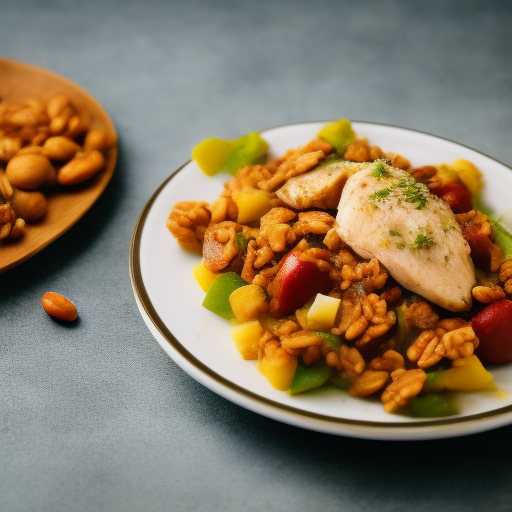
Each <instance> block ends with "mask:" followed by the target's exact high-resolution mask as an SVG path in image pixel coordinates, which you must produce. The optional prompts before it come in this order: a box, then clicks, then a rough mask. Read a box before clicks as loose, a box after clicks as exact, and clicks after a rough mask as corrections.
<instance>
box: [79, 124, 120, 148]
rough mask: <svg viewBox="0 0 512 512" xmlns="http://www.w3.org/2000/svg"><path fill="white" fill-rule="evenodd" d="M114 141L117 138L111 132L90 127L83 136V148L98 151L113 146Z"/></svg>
mask: <svg viewBox="0 0 512 512" xmlns="http://www.w3.org/2000/svg"><path fill="white" fill-rule="evenodd" d="M116 142H117V139H116V137H115V136H114V135H113V134H111V133H108V132H105V131H103V130H98V129H97V128H92V129H90V130H89V131H88V132H87V135H86V136H85V140H84V150H86V151H90V150H93V149H97V150H98V151H102V150H104V149H107V148H109V147H111V146H113V145H114V144H115V143H116Z"/></svg>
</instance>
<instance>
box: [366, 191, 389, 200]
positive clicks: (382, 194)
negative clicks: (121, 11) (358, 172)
mask: <svg viewBox="0 0 512 512" xmlns="http://www.w3.org/2000/svg"><path fill="white" fill-rule="evenodd" d="M389 194H391V189H390V188H383V189H381V190H377V192H374V193H373V194H370V199H372V200H373V201H380V200H382V199H386V197H388V196H389Z"/></svg>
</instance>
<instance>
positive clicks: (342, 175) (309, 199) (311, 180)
mask: <svg viewBox="0 0 512 512" xmlns="http://www.w3.org/2000/svg"><path fill="white" fill-rule="evenodd" d="M367 165H368V164H359V163H355V162H348V161H346V160H339V159H334V160H332V159H331V160H327V161H325V162H323V163H322V164H320V165H319V166H318V167H316V168H315V169H313V170H312V171H309V172H307V173H305V174H300V175H299V176H294V177H293V178H290V179H289V180H288V181H287V182H286V183H285V184H284V185H283V186H282V187H281V188H280V189H278V190H277V191H276V194H277V196H278V197H279V199H281V201H284V202H285V203H286V204H287V205H289V206H291V207H292V208H296V209H298V210H304V209H305V208H323V209H334V208H337V207H338V203H339V201H340V196H341V190H342V189H343V185H345V182H346V181H347V178H348V177H349V176H352V174H354V173H355V172H358V171H360V170H361V169H364V168H365V167H366V166H367Z"/></svg>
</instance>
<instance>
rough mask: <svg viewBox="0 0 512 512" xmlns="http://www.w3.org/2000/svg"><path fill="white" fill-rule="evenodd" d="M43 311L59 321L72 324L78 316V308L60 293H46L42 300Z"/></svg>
mask: <svg viewBox="0 0 512 512" xmlns="http://www.w3.org/2000/svg"><path fill="white" fill-rule="evenodd" d="M41 303H42V305H43V309H44V310H45V311H46V312H47V313H48V314H49V315H50V316H53V317H55V318H58V319H59V320H66V321H68V322H72V321H73V320H75V319H76V317H77V316H78V313H77V311H76V306H75V305H74V304H73V303H72V302H71V301H70V300H69V299H66V297H64V296H63V295H61V294H60V293H55V292H46V293H45V294H44V295H43V297H42V298H41Z"/></svg>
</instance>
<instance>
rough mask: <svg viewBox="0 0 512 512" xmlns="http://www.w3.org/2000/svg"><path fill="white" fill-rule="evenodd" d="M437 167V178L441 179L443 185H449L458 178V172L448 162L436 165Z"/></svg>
mask: <svg viewBox="0 0 512 512" xmlns="http://www.w3.org/2000/svg"><path fill="white" fill-rule="evenodd" d="M436 169H437V178H438V179H439V180H440V181H441V183H440V184H441V185H447V184H448V183H453V182H454V181H457V180H458V176H457V173H456V172H455V171H454V170H453V169H452V168H451V167H450V166H449V165H448V164H441V165H436Z"/></svg>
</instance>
